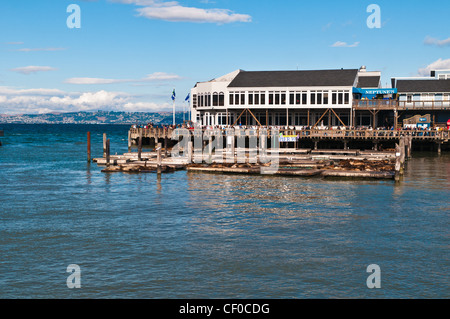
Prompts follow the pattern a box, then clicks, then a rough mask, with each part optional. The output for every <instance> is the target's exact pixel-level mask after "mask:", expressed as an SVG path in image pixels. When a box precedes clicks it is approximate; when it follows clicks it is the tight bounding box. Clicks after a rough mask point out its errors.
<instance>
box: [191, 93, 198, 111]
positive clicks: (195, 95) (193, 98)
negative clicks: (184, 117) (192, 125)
mask: <svg viewBox="0 0 450 319" xmlns="http://www.w3.org/2000/svg"><path fill="white" fill-rule="evenodd" d="M192 107H193V108H194V109H195V108H197V94H194V95H192Z"/></svg>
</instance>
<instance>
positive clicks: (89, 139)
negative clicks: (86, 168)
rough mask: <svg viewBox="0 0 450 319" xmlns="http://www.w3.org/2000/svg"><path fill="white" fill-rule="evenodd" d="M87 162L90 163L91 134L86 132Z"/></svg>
mask: <svg viewBox="0 0 450 319" xmlns="http://www.w3.org/2000/svg"><path fill="white" fill-rule="evenodd" d="M87 160H88V163H90V162H91V132H87Z"/></svg>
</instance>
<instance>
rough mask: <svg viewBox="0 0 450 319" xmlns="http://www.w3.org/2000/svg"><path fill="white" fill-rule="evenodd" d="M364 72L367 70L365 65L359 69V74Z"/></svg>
mask: <svg viewBox="0 0 450 319" xmlns="http://www.w3.org/2000/svg"><path fill="white" fill-rule="evenodd" d="M366 71H367V68H366V66H365V65H363V66H362V67H361V68H360V69H359V72H366Z"/></svg>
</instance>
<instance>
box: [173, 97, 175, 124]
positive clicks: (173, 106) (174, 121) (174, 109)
mask: <svg viewBox="0 0 450 319" xmlns="http://www.w3.org/2000/svg"><path fill="white" fill-rule="evenodd" d="M173 126H175V100H173Z"/></svg>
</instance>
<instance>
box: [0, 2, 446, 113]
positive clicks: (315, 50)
mask: <svg viewBox="0 0 450 319" xmlns="http://www.w3.org/2000/svg"><path fill="white" fill-rule="evenodd" d="M70 4H77V5H79V7H80V9H81V15H80V16H81V28H79V29H78V28H73V29H70V28H68V26H67V23H66V20H67V18H68V17H69V16H70V14H71V13H68V12H67V7H68V6H69V5H70ZM370 4H377V5H378V6H379V7H380V9H381V22H382V23H381V28H379V29H370V28H369V27H368V26H367V18H368V17H369V16H370V15H371V13H368V12H367V11H366V9H367V7H368V6H369V5H370ZM449 11H450V3H449V2H448V1H442V0H439V1H436V0H429V1H411V0H409V1H407V0H399V1H384V0H383V1H375V0H373V1H362V0H351V1H320V0H319V1H301V0H296V1H294V0H291V1H266V0H259V1H254V0H246V1H237V0H177V1H170V0H169V1H163V0H97V1H95V0H91V1H88V0H85V1H79V0H78V1H77V0H68V1H66V0H14V1H13V0H8V1H1V2H0V13H1V19H0V29H1V30H2V34H1V39H0V52H1V59H0V114H19V113H44V112H69V111H78V110H85V111H91V110H97V109H103V110H124V111H159V110H170V109H171V105H172V104H171V99H170V96H171V92H172V90H173V89H174V88H175V89H176V92H177V101H176V104H177V108H178V110H181V109H182V107H183V105H184V98H185V97H186V95H187V94H188V92H189V90H190V88H192V87H193V86H194V85H195V83H196V82H198V81H206V80H210V79H213V78H215V77H218V76H221V75H224V74H227V73H229V72H232V71H234V70H236V69H243V70H248V71H254V70H296V69H297V68H298V69H300V70H302V69H303V70H309V69H335V68H359V67H360V66H362V65H366V66H367V68H368V70H374V71H382V74H383V79H382V82H383V86H386V85H387V86H389V83H390V78H391V77H392V76H416V75H422V74H427V73H428V72H429V70H430V69H431V68H449V69H450V28H449V27H448V12H449Z"/></svg>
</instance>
